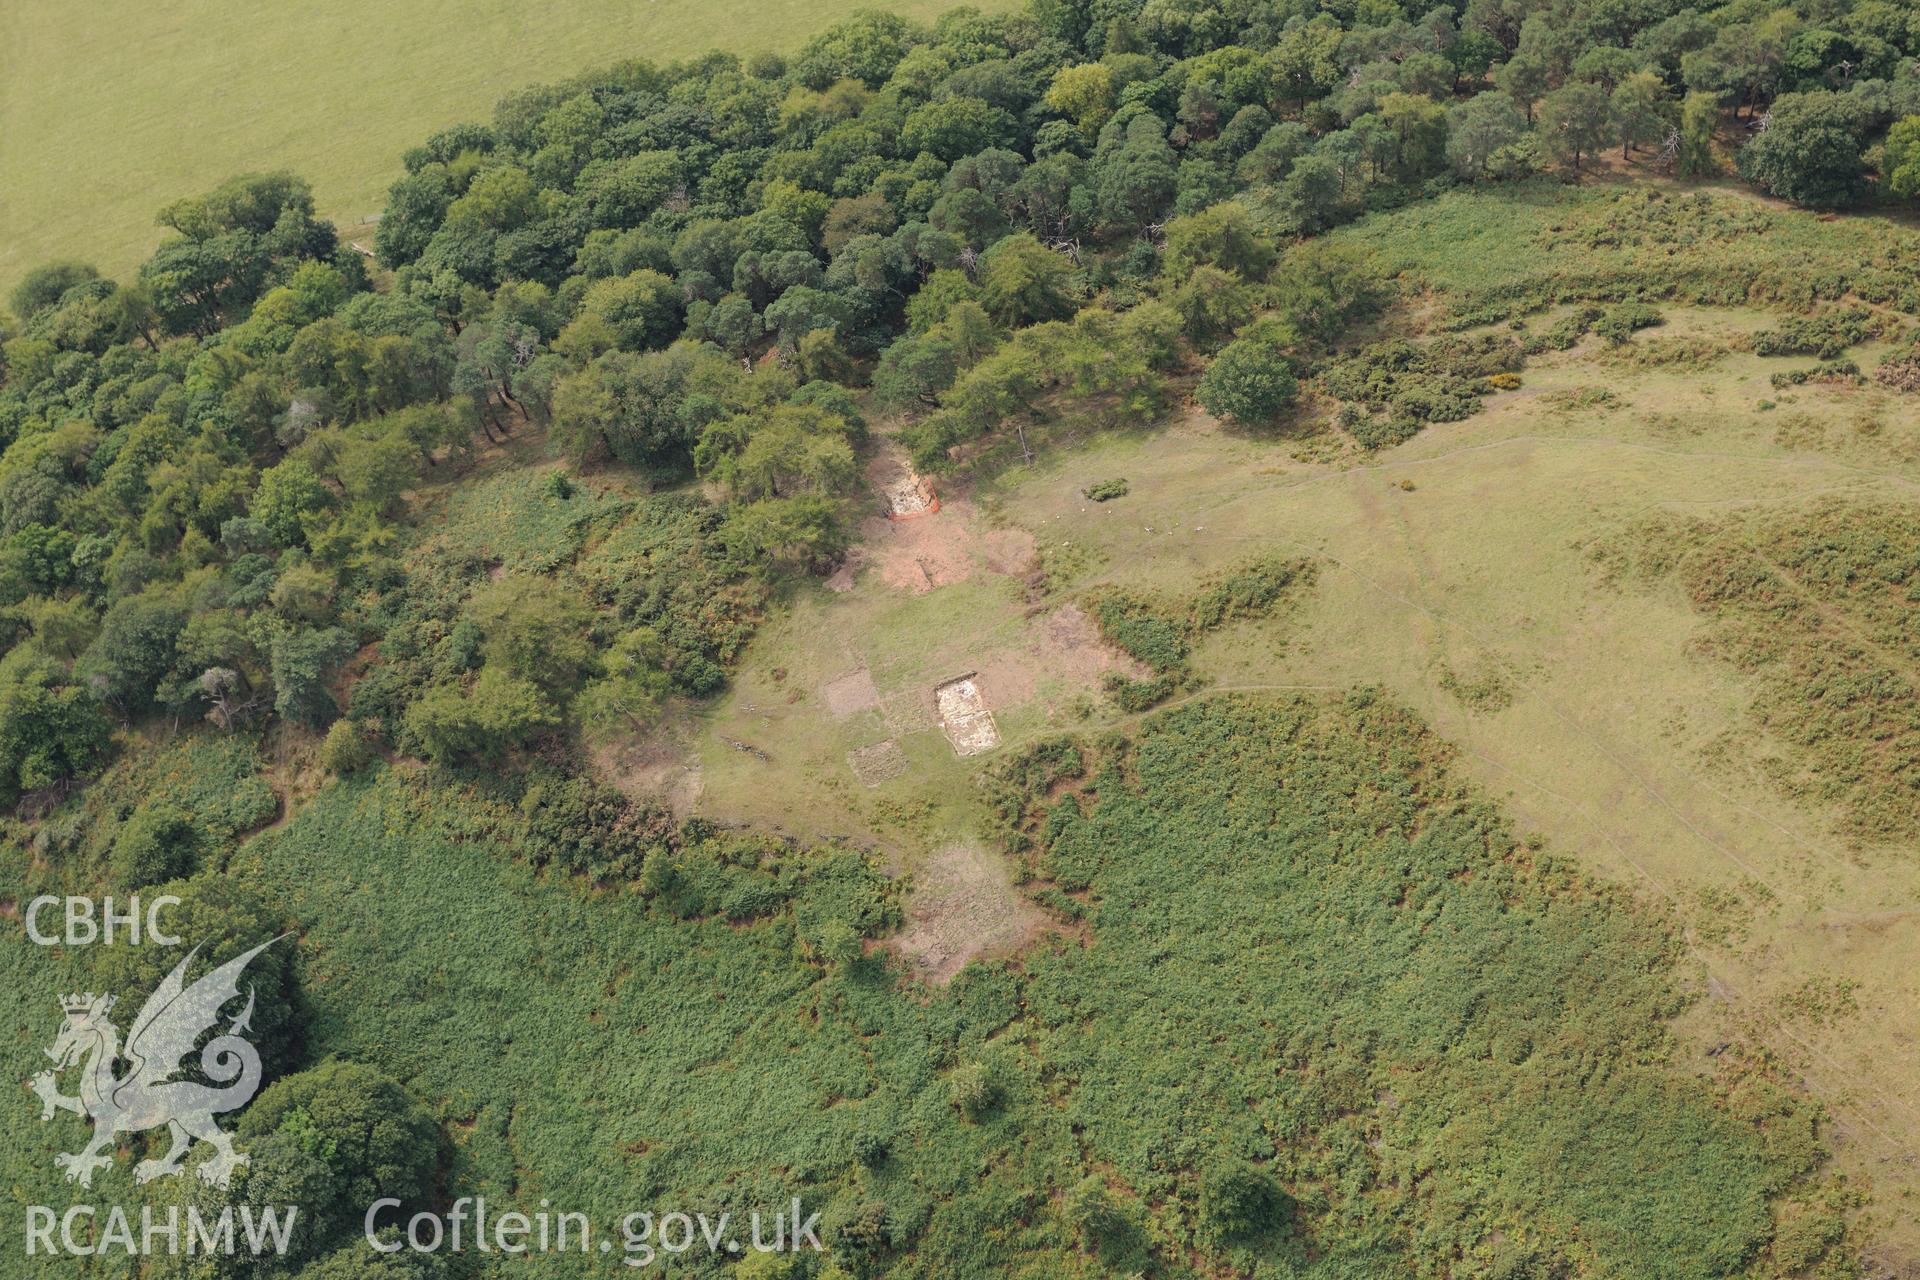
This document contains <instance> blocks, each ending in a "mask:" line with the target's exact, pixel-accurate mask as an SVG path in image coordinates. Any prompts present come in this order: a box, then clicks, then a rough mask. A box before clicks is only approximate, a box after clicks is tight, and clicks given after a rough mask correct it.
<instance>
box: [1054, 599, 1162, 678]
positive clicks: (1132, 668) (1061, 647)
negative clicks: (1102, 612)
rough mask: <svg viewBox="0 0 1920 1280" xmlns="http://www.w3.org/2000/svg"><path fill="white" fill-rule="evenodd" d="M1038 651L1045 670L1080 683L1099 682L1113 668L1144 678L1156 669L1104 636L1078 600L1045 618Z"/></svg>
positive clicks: (1127, 674) (1133, 676)
mask: <svg viewBox="0 0 1920 1280" xmlns="http://www.w3.org/2000/svg"><path fill="white" fill-rule="evenodd" d="M1034 654H1035V656H1036V657H1037V658H1038V659H1039V660H1040V662H1041V664H1042V667H1043V669H1044V670H1046V671H1049V672H1051V673H1055V674H1058V675H1060V676H1062V677H1064V678H1066V679H1068V680H1072V681H1074V682H1075V683H1077V684H1088V685H1093V684H1098V683H1100V677H1102V676H1104V675H1106V674H1107V672H1109V671H1118V672H1119V673H1120V674H1122V675H1124V676H1126V677H1128V678H1129V679H1133V680H1144V679H1146V678H1147V677H1148V676H1150V675H1152V674H1153V673H1152V672H1151V671H1149V670H1147V668H1146V665H1145V664H1144V663H1141V662H1136V661H1135V660H1134V659H1132V658H1130V657H1128V656H1127V655H1126V654H1124V653H1122V652H1120V651H1119V650H1118V649H1115V648H1113V647H1112V646H1110V645H1108V644H1107V642H1106V641H1104V640H1102V639H1101V638H1100V630H1099V628H1098V627H1096V626H1094V624H1093V619H1092V618H1089V617H1088V616H1087V614H1086V610H1084V609H1082V608H1081V607H1080V606H1079V605H1077V604H1072V603H1068V604H1063V605H1061V606H1060V607H1059V608H1058V609H1055V610H1054V611H1053V612H1052V613H1050V614H1048V615H1047V616H1046V618H1045V619H1044V620H1043V622H1042V624H1041V627H1040V631H1039V638H1038V640H1037V641H1036V643H1035V645H1034Z"/></svg>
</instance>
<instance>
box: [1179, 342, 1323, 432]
mask: <svg viewBox="0 0 1920 1280" xmlns="http://www.w3.org/2000/svg"><path fill="white" fill-rule="evenodd" d="M1299 389H1300V382H1299V379H1297V378H1296V377H1294V373H1293V366H1292V365H1290V364H1289V363H1288V362H1287V359H1286V357H1285V356H1282V355H1281V354H1280V353H1279V352H1278V351H1275V350H1274V349H1273V347H1272V345H1271V344H1269V343H1265V342H1257V341H1253V340H1250V339H1247V338H1241V339H1239V340H1237V341H1235V342H1229V343H1228V344H1227V345H1226V346H1225V347H1223V348H1222V349H1221V351H1220V354H1219V355H1217V356H1215V357H1214V358H1213V363H1212V364H1210V365H1208V366H1207V371H1206V373H1204V374H1203V375H1201V378H1200V385H1199V386H1198V387H1197V388H1195V389H1194V398H1195V399H1196V400H1198V401H1199V402H1200V403H1201V405H1202V406H1203V407H1204V408H1205V409H1206V411H1207V412H1208V413H1211V414H1213V415H1214V416H1215V417H1219V418H1231V419H1233V420H1234V421H1235V422H1238V423H1241V424H1243V425H1246V426H1258V425H1260V424H1262V423H1266V422H1271V421H1273V419H1274V418H1275V417H1276V416H1277V415H1278V414H1279V413H1280V411H1281V410H1282V409H1285V408H1286V407H1287V406H1288V405H1290V404H1292V403H1293V400H1294V396H1295V395H1296V394H1298V392H1299Z"/></svg>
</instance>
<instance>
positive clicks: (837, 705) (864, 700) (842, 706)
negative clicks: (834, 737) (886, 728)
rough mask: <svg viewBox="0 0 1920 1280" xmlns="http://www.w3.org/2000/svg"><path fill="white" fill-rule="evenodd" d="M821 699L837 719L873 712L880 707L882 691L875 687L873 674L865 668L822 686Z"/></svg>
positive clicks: (850, 672)
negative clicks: (863, 712)
mask: <svg viewBox="0 0 1920 1280" xmlns="http://www.w3.org/2000/svg"><path fill="white" fill-rule="evenodd" d="M820 697H821V700H822V701H824V702H825V703H826V704H827V710H828V711H829V712H831V713H832V714H833V715H834V717H835V718H836V719H844V718H846V717H847V716H851V715H857V714H859V713H860V712H862V711H871V710H872V709H873V708H875V707H877V706H879V705H880V691H879V690H878V689H876V688H874V687H873V673H872V672H871V671H869V670H867V669H866V668H865V667H862V668H860V669H859V670H858V671H849V672H847V674H845V675H843V676H840V677H838V678H837V679H834V680H829V681H828V682H827V683H826V684H825V685H823V686H821V689H820Z"/></svg>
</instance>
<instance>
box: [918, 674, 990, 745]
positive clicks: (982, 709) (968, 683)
mask: <svg viewBox="0 0 1920 1280" xmlns="http://www.w3.org/2000/svg"><path fill="white" fill-rule="evenodd" d="M933 697H934V701H935V702H936V703H937V704H938V705H939V707H940V727H941V728H942V729H945V730H946V733H947V740H948V741H949V742H951V743H953V753H954V754H955V755H960V756H977V755H979V754H980V753H981V752H983V751H991V750H993V749H994V748H995V747H997V746H999V745H1000V728H999V726H998V725H996V724H994V722H993V712H992V711H989V710H988V709H987V702H986V699H985V698H983V697H981V696H980V686H979V685H978V684H976V683H975V682H974V677H973V676H972V675H964V676H961V677H960V678H959V679H957V680H949V681H947V682H946V683H945V684H942V685H939V686H938V687H936V688H935V689H934V691H933Z"/></svg>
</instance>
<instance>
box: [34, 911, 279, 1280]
mask: <svg viewBox="0 0 1920 1280" xmlns="http://www.w3.org/2000/svg"><path fill="white" fill-rule="evenodd" d="M284 936H285V935H282V937H284ZM280 940H281V939H280V938H275V939H273V941H272V942H263V943H261V944H260V945H259V946H257V947H255V948H253V950H251V951H248V952H246V953H244V954H242V955H239V956H236V957H234V958H233V959H232V960H229V961H227V962H226V963H225V964H223V965H221V966H220V967H219V968H217V969H214V970H213V971H212V972H211V973H208V974H207V975H206V976H205V977H202V978H200V979H199V980H198V981H196V982H193V983H191V984H189V983H188V982H187V980H186V977H187V967H188V966H189V965H190V964H191V963H192V962H193V958H194V957H195V956H196V955H198V954H199V950H200V949H199V948H198V947H195V948H194V949H193V950H192V951H190V952H188V953H187V955H186V957H185V958H184V959H182V960H181V961H180V963H179V964H177V965H175V966H174V967H173V971H172V972H171V973H169V974H168V975H167V976H166V978H165V979H164V980H163V981H162V982H161V983H160V985H159V987H158V988H157V989H156V990H155V991H154V992H153V994H152V995H151V996H149V997H148V998H147V1002H146V1003H145V1004H144V1005H142V1006H141V1009H140V1012H139V1014H138V1015H137V1016H136V1017H135V1018H134V1020H133V1023H132V1025H131V1026H130V1027H129V1028H128V1030H127V1036H126V1041H125V1043H124V1044H122V1042H121V1039H120V1029H119V1027H118V1026H117V1025H116V1024H115V1023H114V1021H113V1016H112V1015H113V1009H114V1003H115V1002H114V998H113V997H112V996H110V995H95V994H94V993H92V992H86V993H84V994H77V995H67V996H62V997H60V1009H61V1012H62V1013H64V1014H65V1015H66V1022H65V1024H64V1025H63V1026H62V1027H61V1028H60V1033H59V1035H58V1037H57V1038H56V1039H55V1040H54V1042H53V1047H52V1048H50V1049H48V1050H47V1051H46V1053H47V1057H49V1058H51V1059H52V1060H53V1063H54V1066H53V1069H52V1070H51V1071H42V1072H41V1073H40V1074H39V1075H37V1076H35V1077H34V1078H33V1086H32V1087H33V1092H34V1093H35V1094H36V1095H37V1096H38V1097H39V1099H40V1102H41V1111H40V1119H41V1120H42V1121H43V1122H44V1121H47V1120H51V1119H53V1118H54V1116H55V1115H56V1114H58V1113H59V1112H61V1111H70V1112H72V1113H73V1114H75V1115H77V1116H80V1117H81V1118H83V1119H85V1120H87V1121H90V1122H91V1123H92V1125H93V1137H92V1139H91V1141H89V1142H88V1143H87V1144H86V1145H85V1146H84V1147H82V1148H81V1149H80V1150H79V1151H77V1152H72V1153H67V1152H62V1153H61V1154H59V1155H57V1156H55V1157H54V1163H55V1164H56V1165H57V1166H58V1167H59V1168H60V1169H61V1170H63V1171H64V1172H65V1174H66V1179H67V1181H68V1182H73V1183H78V1184H79V1185H80V1186H83V1187H90V1186H92V1185H93V1178H94V1174H95V1173H97V1172H99V1171H100V1170H101V1169H104V1168H107V1167H109V1166H110V1165H112V1163H113V1156H112V1155H111V1154H109V1153H110V1152H111V1151H112V1149H113V1148H114V1147H115V1146H116V1145H117V1144H118V1141H119V1135H121V1134H136V1133H143V1132H146V1131H147V1130H151V1129H160V1128H165V1129H166V1130H167V1134H168V1137H169V1138H170V1139H171V1145H170V1146H169V1148H168V1149H167V1151H166V1153H165V1154H164V1155H162V1156H160V1157H159V1158H157V1159H151V1160H142V1161H141V1162H140V1163H139V1164H137V1165H135V1166H134V1169H133V1177H134V1180H135V1181H136V1182H151V1181H153V1180H154V1179H156V1178H166V1177H172V1176H175V1175H177V1174H179V1173H180V1172H181V1171H182V1169H183V1168H184V1167H185V1161H186V1158H187V1155H188V1153H189V1151H190V1149H191V1148H192V1147H193V1144H194V1143H195V1142H200V1143H204V1144H205V1145H207V1146H209V1147H211V1148H212V1149H213V1158H212V1159H210V1160H207V1161H204V1162H203V1163H202V1164H201V1165H200V1166H199V1168H198V1170H197V1172H198V1174H199V1176H200V1179H201V1180H202V1181H203V1182H206V1183H208V1184H209V1185H211V1186H216V1187H221V1188H226V1187H228V1186H229V1185H230V1184H231V1183H232V1180H233V1174H234V1171H235V1170H236V1169H239V1168H241V1167H242V1166H244V1165H246V1164H247V1157H246V1156H245V1155H244V1154H243V1153H241V1152H240V1151H237V1150H235V1149H234V1145H233V1136H232V1135H231V1134H229V1133H227V1132H226V1131H225V1130H224V1129H222V1128H220V1126H219V1125H218V1124H217V1123H216V1122H215V1120H214V1117H215V1116H219V1115H225V1114H227V1113H229V1112H233V1111H237V1110H239V1109H240V1108H241V1107H244V1106H245V1105H246V1104H247V1103H248V1102H250V1101H251V1100H252V1099H253V1095H254V1094H255V1093H257V1092H259V1090H260V1079H261V1067H260V1054H259V1052H258V1051H257V1050H255V1049H254V1047H253V1045H251V1044H250V1043H248V1042H247V1040H246V1039H245V1036H244V1034H243V1033H245V1032H247V1031H249V1030H250V1029H251V1026H250V1024H251V1020H252V1017H253V1008H254V996H253V990H252V988H251V987H249V988H248V990H247V1000H246V1006H245V1007H244V1008H243V1009H242V1010H241V1011H240V1012H239V1014H238V1015H237V1016H235V1017H234V1018H233V1019H232V1021H230V1022H229V1023H228V1024H227V1026H226V1029H225V1030H224V1032H219V1033H218V1034H216V1035H214V1036H213V1037H212V1038H211V1039H208V1040H207V1041H206V1043H205V1045H204V1046H202V1047H201V1048H200V1052H199V1055H198V1056H199V1065H200V1072H201V1074H202V1075H203V1076H204V1077H205V1078H206V1079H207V1080H209V1081H211V1082H212V1083H211V1084H206V1083H201V1082H200V1081H198V1080H191V1079H186V1080H182V1079H175V1078H174V1077H175V1076H176V1075H177V1074H178V1073H180V1072H181V1071H182V1070H183V1069H184V1067H185V1060H186V1059H187V1058H188V1056H189V1055H190V1054H192V1053H193V1051H194V1049H195V1047H196V1046H199V1045H200V1042H201V1040H202V1038H203V1037H205V1036H206V1034H207V1033H208V1032H209V1031H218V1029H219V1025H220V1020H221V1010H222V1009H223V1008H225V1007H226V1006H227V1004H228V1003H230V1002H231V1001H234V1000H237V999H238V998H239V997H240V977H241V974H243V973H244V972H245V971H246V968H247V965H248V964H249V963H251V962H252V961H253V959H254V957H256V956H258V955H259V954H260V953H261V952H262V951H265V950H266V949H267V948H268V947H270V946H272V945H273V944H274V943H275V942H279V941H280ZM122 1061H124V1062H125V1063H126V1070H125V1071H124V1072H123V1073H121V1072H116V1071H115V1064H116V1062H122ZM73 1068H78V1069H79V1083H78V1086H77V1090H78V1091H77V1092H76V1093H73V1094H65V1093H62V1092H60V1087H59V1084H58V1080H59V1076H60V1073H62V1072H64V1071H67V1070H70V1069H73ZM297 1212H298V1210H297V1208H295V1207H294V1206H286V1207H284V1208H282V1209H279V1210H274V1209H256V1208H255V1207H253V1206H241V1207H240V1208H239V1224H240V1227H241V1233H240V1236H238V1237H236V1236H235V1233H234V1222H235V1216H234V1215H235V1211H234V1209H233V1208H231V1207H229V1208H227V1209H224V1210H222V1211H221V1212H220V1213H219V1214H218V1215H217V1216H212V1217H211V1218H210V1217H209V1216H208V1215H207V1214H202V1213H200V1212H199V1211H198V1210H197V1209H195V1208H189V1209H188V1210H187V1211H186V1214H185V1218H184V1220H183V1219H182V1217H181V1215H180V1214H179V1212H178V1210H177V1208H176V1209H170V1210H169V1211H168V1212H167V1213H166V1214H164V1215H162V1216H160V1217H156V1216H155V1215H154V1214H153V1211H152V1210H151V1209H150V1208H148V1209H143V1210H141V1212H140V1226H141V1229H140V1233H139V1235H138V1236H136V1235H135V1233H134V1230H133V1220H132V1218H131V1217H130V1216H129V1214H128V1213H127V1211H126V1210H125V1209H123V1208H120V1207H118V1206H112V1207H109V1208H108V1209H106V1210H105V1211H104V1213H102V1212H101V1211H99V1210H97V1209H96V1208H95V1207H94V1206H92V1205H75V1206H73V1207H71V1208H69V1209H67V1210H66V1211H65V1212H64V1213H61V1212H58V1211H56V1210H54V1209H53V1208H51V1207H49V1206H46V1205H30V1206H28V1209H27V1252H28V1254H29V1255H31V1254H33V1253H35V1252H36V1251H38V1250H42V1249H44V1250H45V1251H46V1252H48V1253H60V1252H65V1253H75V1254H89V1253H91V1254H100V1253H107V1252H112V1251H115V1250H125V1251H126V1252H127V1253H129V1254H134V1253H147V1252H153V1251H154V1249H155V1246H156V1245H163V1246H164V1248H165V1249H166V1251H168V1252H182V1251H184V1252H189V1253H191V1252H196V1251H203V1252H229V1253H230V1252H233V1251H234V1250H235V1248H236V1245H237V1244H238V1243H239V1242H241V1241H244V1243H245V1244H246V1246H247V1247H248V1248H249V1249H251V1250H252V1251H253V1252H255V1253H261V1252H265V1251H266V1250H267V1249H268V1248H272V1249H273V1250H274V1251H275V1252H284V1251H285V1249H286V1247H287V1241H288V1238H289V1236H290V1235H291V1233H292V1230H293V1225H294V1218H295V1216H296V1214H297ZM96 1220H101V1221H102V1223H103V1225H102V1229H101V1232H100V1236H99V1238H98V1239H97V1240H92V1239H90V1237H91V1236H92V1234H93V1233H92V1230H91V1224H93V1223H94V1222H95V1221H96ZM56 1227H57V1229H58V1230H57V1238H56Z"/></svg>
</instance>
